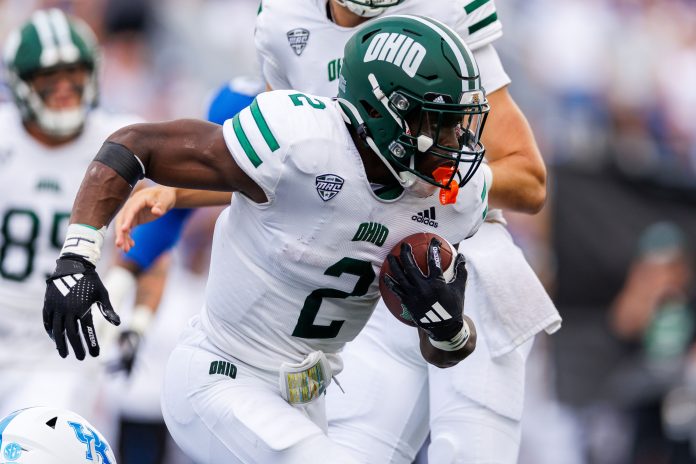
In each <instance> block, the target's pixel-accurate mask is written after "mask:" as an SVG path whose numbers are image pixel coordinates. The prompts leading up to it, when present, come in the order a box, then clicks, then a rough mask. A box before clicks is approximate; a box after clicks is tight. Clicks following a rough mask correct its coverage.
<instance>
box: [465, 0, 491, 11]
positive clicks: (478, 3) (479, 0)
mask: <svg viewBox="0 0 696 464" xmlns="http://www.w3.org/2000/svg"><path fill="white" fill-rule="evenodd" d="M489 1H490V0H474V1H473V2H471V3H469V4H468V5H467V6H465V7H464V11H466V13H467V14H471V12H472V11H476V10H478V9H479V8H481V7H482V6H483V5H485V4H486V3H488V2H489Z"/></svg>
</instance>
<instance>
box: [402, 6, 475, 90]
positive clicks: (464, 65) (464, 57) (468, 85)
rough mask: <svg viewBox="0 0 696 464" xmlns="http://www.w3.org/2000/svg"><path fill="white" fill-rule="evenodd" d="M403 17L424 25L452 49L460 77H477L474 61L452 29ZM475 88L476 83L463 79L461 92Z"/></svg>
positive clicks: (427, 20) (439, 23)
mask: <svg viewBox="0 0 696 464" xmlns="http://www.w3.org/2000/svg"><path fill="white" fill-rule="evenodd" d="M403 17H404V18H409V19H412V20H414V21H418V22H419V23H421V24H424V25H425V26H428V27H429V28H430V29H432V30H434V31H435V32H437V33H438V35H439V36H440V37H442V39H443V40H444V41H445V43H447V45H448V46H449V47H450V49H452V53H454V56H455V58H456V60H457V64H458V65H459V73H460V74H461V75H462V76H472V75H478V69H477V68H476V65H475V64H474V61H473V60H472V59H471V56H469V53H468V52H467V48H466V45H464V41H462V39H461V37H459V35H457V34H456V33H455V32H454V31H452V29H450V28H449V27H448V26H446V25H444V24H442V23H441V22H439V21H435V20H434V19H430V18H428V19H426V18H423V17H418V16H411V15H403ZM455 40H457V41H458V42H459V43H456V42H455ZM462 49H464V52H462ZM477 88H478V85H477V82H475V81H474V80H473V79H465V80H463V81H462V92H466V91H468V90H475V89H477Z"/></svg>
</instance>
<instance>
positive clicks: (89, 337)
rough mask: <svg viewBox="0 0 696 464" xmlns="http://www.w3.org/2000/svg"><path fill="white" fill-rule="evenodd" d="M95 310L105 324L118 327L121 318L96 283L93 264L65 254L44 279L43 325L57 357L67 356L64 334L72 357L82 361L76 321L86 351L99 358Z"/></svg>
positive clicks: (70, 254) (101, 287) (102, 286)
mask: <svg viewBox="0 0 696 464" xmlns="http://www.w3.org/2000/svg"><path fill="white" fill-rule="evenodd" d="M94 303H97V307H98V308H99V310H100V311H101V313H102V315H103V316H104V317H105V318H106V320H107V321H109V322H110V323H112V324H114V325H119V324H120V323H121V319H120V318H119V317H118V314H116V312H114V309H113V308H112V307H111V303H110V302H109V293H108V292H107V291H106V288H105V287H104V284H102V282H101V280H99V275H97V271H95V270H94V265H93V264H92V263H90V262H89V261H87V260H86V259H84V258H83V257H82V256H78V255H74V254H72V253H67V254H65V255H63V256H61V257H60V258H58V260H57V261H56V270H55V271H53V274H51V276H50V277H49V278H48V279H46V296H45V297H44V307H43V323H44V328H45V329H46V332H48V335H49V337H51V338H52V339H53V340H54V341H55V342H56V348H58V354H60V356H61V357H63V358H65V357H66V356H68V346H67V344H66V342H65V335H66V333H67V336H68V340H70V345H71V346H72V349H73V353H74V354H75V357H76V358H77V359H79V360H83V359H85V347H84V345H83V343H82V337H80V333H79V331H78V328H77V326H78V320H79V323H80V327H81V329H82V336H84V338H85V341H86V342H87V349H88V350H89V354H90V355H92V356H99V343H98V342H97V334H96V331H95V330H94V321H93V320H92V313H91V310H90V308H91V306H92V305H93V304H94Z"/></svg>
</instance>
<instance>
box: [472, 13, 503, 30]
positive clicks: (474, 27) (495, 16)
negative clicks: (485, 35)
mask: <svg viewBox="0 0 696 464" xmlns="http://www.w3.org/2000/svg"><path fill="white" fill-rule="evenodd" d="M497 20H498V13H495V12H494V13H493V14H491V15H489V16H486V17H485V18H483V19H482V20H481V21H479V22H477V23H476V24H473V25H471V26H469V34H473V33H474V32H476V31H478V30H480V29H483V28H484V27H486V26H488V25H489V24H490V23H493V22H495V21H497Z"/></svg>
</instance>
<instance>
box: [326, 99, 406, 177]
mask: <svg viewBox="0 0 696 464" xmlns="http://www.w3.org/2000/svg"><path fill="white" fill-rule="evenodd" d="M336 100H337V101H338V102H339V103H340V105H338V107H339V109H340V110H341V116H342V117H343V121H345V122H346V123H347V124H351V120H350V117H349V116H348V115H347V114H346V113H345V111H344V108H347V109H348V110H349V111H350V112H351V115H352V116H353V118H355V121H356V122H357V123H358V125H362V124H364V123H365V121H363V120H362V118H361V117H360V113H359V112H358V109H357V108H356V107H355V106H353V104H352V103H351V102H349V101H348V100H344V99H343V98H337V99H336ZM364 140H365V143H367V145H368V146H369V147H370V148H371V149H372V151H373V152H375V154H376V155H377V156H378V157H379V159H381V160H382V162H383V163H384V165H385V166H386V167H387V169H389V172H391V174H392V175H393V176H394V178H395V179H396V180H398V181H399V184H400V185H401V187H403V188H408V187H410V186H411V185H412V184H413V182H412V181H410V179H404V178H403V177H402V176H401V175H402V174H404V173H399V172H397V171H396V170H395V169H394V167H393V166H392V165H391V163H389V161H387V159H386V158H385V157H384V155H382V152H381V151H380V150H379V148H377V144H375V141H374V140H372V137H370V136H369V135H367V136H366V137H365V138H364ZM409 174H411V173H410V172H409ZM414 177H417V176H414Z"/></svg>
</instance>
